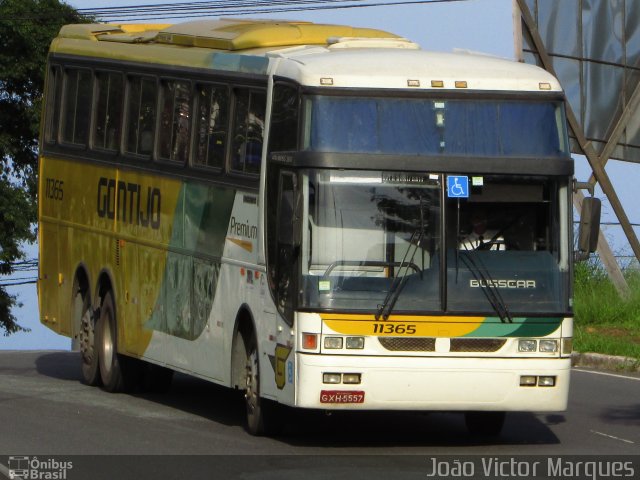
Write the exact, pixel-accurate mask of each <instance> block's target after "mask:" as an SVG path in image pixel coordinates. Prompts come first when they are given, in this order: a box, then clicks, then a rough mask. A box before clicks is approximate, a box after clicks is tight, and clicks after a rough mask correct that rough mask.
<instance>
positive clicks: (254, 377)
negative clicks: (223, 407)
mask: <svg viewBox="0 0 640 480" xmlns="http://www.w3.org/2000/svg"><path fill="white" fill-rule="evenodd" d="M244 398H245V403H246V407H247V431H248V432H249V433H250V434H251V435H256V436H261V435H267V436H271V435H277V434H279V433H281V432H282V429H283V421H282V408H281V406H280V405H278V404H277V403H275V402H272V401H271V400H268V399H265V398H261V397H260V363H259V358H258V346H257V342H256V339H255V337H252V338H251V341H250V342H249V344H248V345H247V364H246V390H245V394H244Z"/></svg>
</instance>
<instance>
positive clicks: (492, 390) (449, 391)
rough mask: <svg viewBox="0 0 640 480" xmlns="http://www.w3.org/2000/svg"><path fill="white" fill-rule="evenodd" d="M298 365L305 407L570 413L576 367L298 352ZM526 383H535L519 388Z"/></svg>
mask: <svg viewBox="0 0 640 480" xmlns="http://www.w3.org/2000/svg"><path fill="white" fill-rule="evenodd" d="M296 366H297V368H296V370H297V379H298V381H297V382H296V384H297V390H296V397H295V398H296V401H295V405H296V406H297V407H302V408H317V409H325V410H433V411H460V410H462V411H473V410H477V411H535V412H558V411H563V410H565V409H566V407H567V399H568V393H569V377H570V369H571V360H570V359H569V358H553V359H550V358H542V359H532V358H528V359H518V358H450V357H449V358H443V357H437V358H434V357H432V358H429V357H422V358H417V357H388V356H387V357H367V356H340V355H325V354H322V355H309V354H303V353H297V354H296ZM324 374H339V376H341V377H342V378H345V377H344V374H360V383H359V384H345V383H343V382H340V383H331V384H328V383H324V382H323V379H324ZM332 377H333V378H334V379H335V378H336V375H333V376H332ZM352 377H353V376H352ZM522 377H528V378H527V379H526V381H527V382H528V383H531V382H532V377H535V384H534V385H527V386H523V385H521V382H522V381H523V379H522ZM540 377H543V379H545V380H547V381H548V377H555V378H554V386H542V385H539V383H544V381H543V380H540Z"/></svg>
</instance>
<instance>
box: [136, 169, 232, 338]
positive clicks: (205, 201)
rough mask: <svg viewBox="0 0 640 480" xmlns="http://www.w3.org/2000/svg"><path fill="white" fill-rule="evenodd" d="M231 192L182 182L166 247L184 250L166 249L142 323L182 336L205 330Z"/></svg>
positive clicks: (225, 189) (230, 209)
mask: <svg viewBox="0 0 640 480" xmlns="http://www.w3.org/2000/svg"><path fill="white" fill-rule="evenodd" d="M235 193H236V192H235V190H234V189H232V188H221V187H207V186H203V185H199V184H196V183H190V182H187V183H184V184H183V185H182V188H181V191H180V196H179V200H178V203H177V205H176V210H175V213H174V217H173V229H172V232H171V242H170V248H173V249H180V250H184V253H177V252H176V251H174V250H170V251H169V252H168V253H167V262H166V267H165V271H164V275H163V280H162V286H161V288H160V292H159V295H158V298H157V300H156V304H155V308H154V310H153V313H152V314H151V317H150V318H149V320H148V321H147V323H146V327H147V328H150V329H152V330H156V331H160V332H164V333H167V334H169V335H173V336H176V337H180V338H184V339H186V340H195V339H196V338H198V337H199V336H200V335H201V334H202V332H203V331H204V328H205V327H206V325H207V321H208V318H209V313H210V312H211V307H212V305H213V301H214V299H215V292H216V287H217V284H218V278H219V275H220V258H221V257H222V254H223V252H224V244H225V238H226V234H227V228H228V226H229V219H230V218H231V211H232V209H233V201H234V198H235ZM198 254H201V255H203V256H204V257H199V256H198ZM194 255H195V256H194ZM212 257H213V258H212Z"/></svg>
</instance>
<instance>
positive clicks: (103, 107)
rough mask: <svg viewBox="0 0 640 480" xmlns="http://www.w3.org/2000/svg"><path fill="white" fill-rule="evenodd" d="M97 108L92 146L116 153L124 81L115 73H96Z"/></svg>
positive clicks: (118, 144)
mask: <svg viewBox="0 0 640 480" xmlns="http://www.w3.org/2000/svg"><path fill="white" fill-rule="evenodd" d="M96 85H97V96H98V99H97V100H98V101H97V106H96V123H95V128H94V132H93V146H94V147H96V148H100V149H103V150H109V151H118V150H119V149H120V134H121V131H122V101H123V97H124V80H123V78H122V75H121V74H119V73H115V72H96Z"/></svg>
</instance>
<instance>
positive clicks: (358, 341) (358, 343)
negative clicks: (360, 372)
mask: <svg viewBox="0 0 640 480" xmlns="http://www.w3.org/2000/svg"><path fill="white" fill-rule="evenodd" d="M347 348H350V349H352V350H361V349H363V348H364V337H347Z"/></svg>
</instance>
